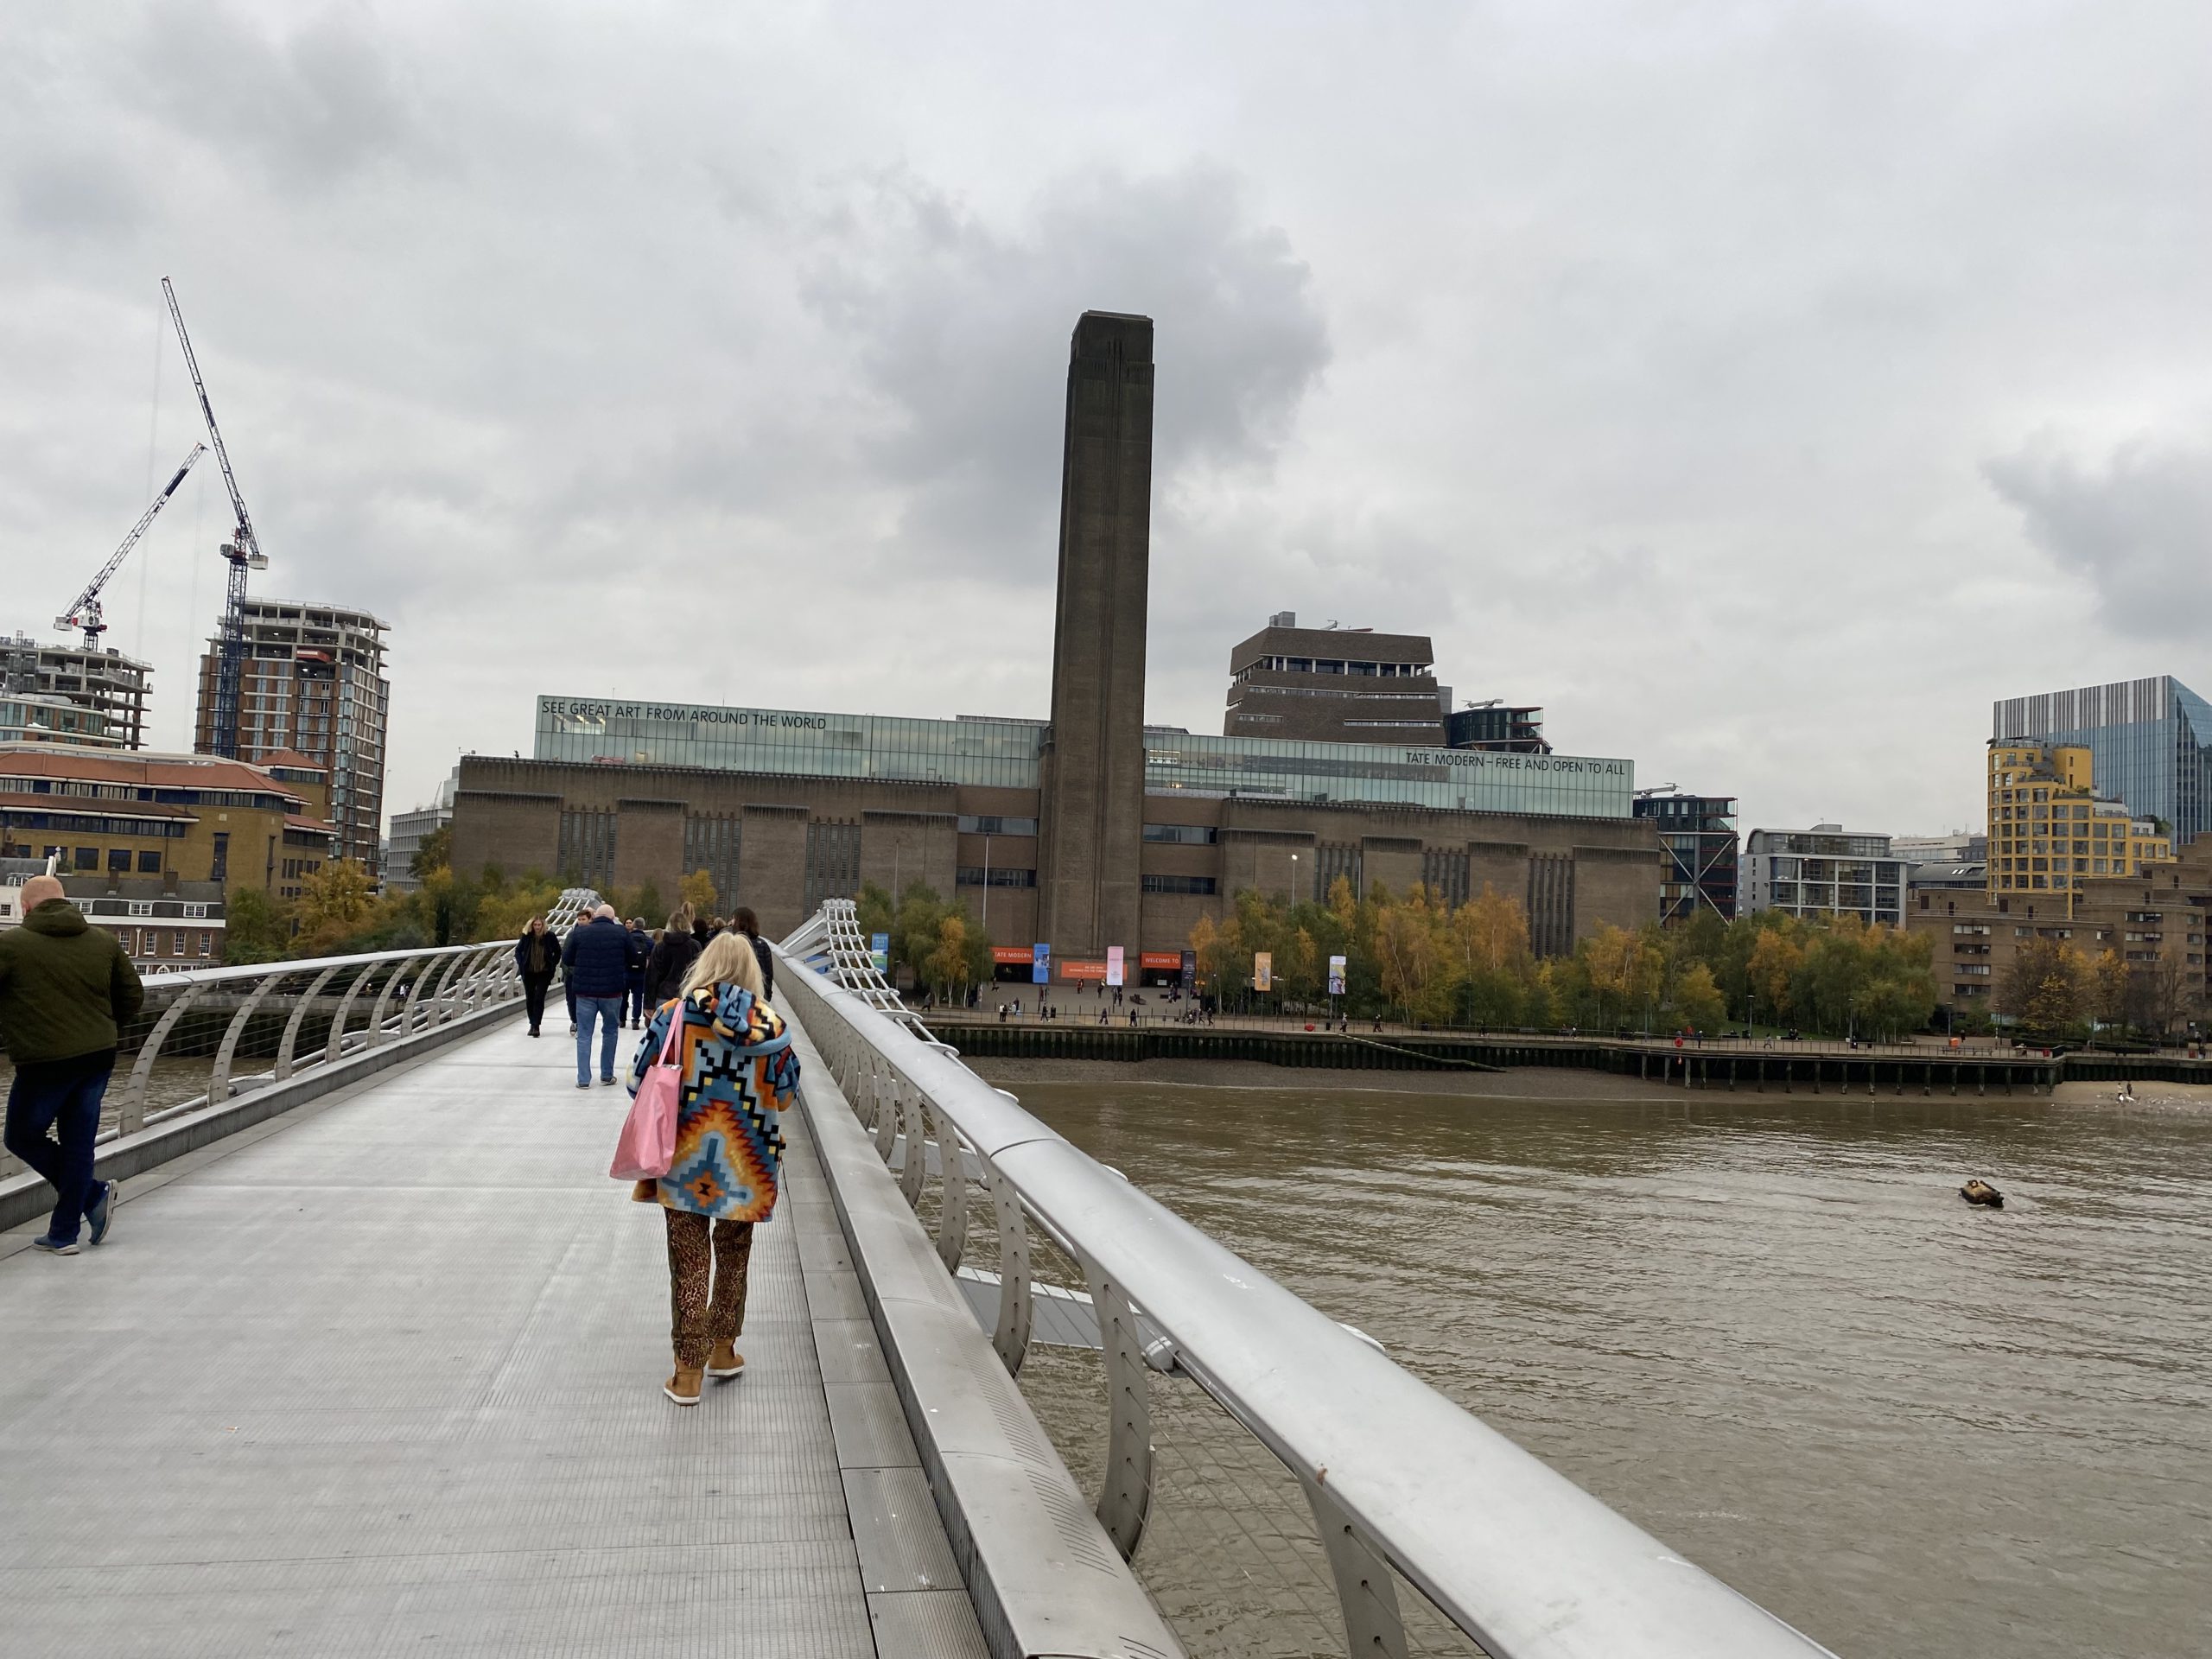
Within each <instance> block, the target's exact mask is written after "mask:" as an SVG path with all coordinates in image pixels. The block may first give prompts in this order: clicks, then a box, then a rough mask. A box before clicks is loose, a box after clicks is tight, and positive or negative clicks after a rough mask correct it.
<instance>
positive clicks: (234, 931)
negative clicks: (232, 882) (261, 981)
mask: <svg viewBox="0 0 2212 1659" xmlns="http://www.w3.org/2000/svg"><path fill="white" fill-rule="evenodd" d="M289 931H290V930H289V929H288V928H287V927H286V926H285V925H284V918H283V914H282V912H279V911H278V909H277V901H276V900H275V899H271V898H270V896H269V895H268V894H267V893H264V892H263V891H262V890H261V889H260V888H259V887H240V888H239V889H238V891H237V892H236V893H232V895H231V899H230V901H229V903H228V904H227V905H226V906H225V907H224V921H223V960H224V962H225V963H229V964H232V965H233V966H235V965H239V964H243V963H250V962H277V961H279V960H281V959H282V958H283V957H284V956H285V954H286V946H287V945H288V944H289V943H290V939H289Z"/></svg>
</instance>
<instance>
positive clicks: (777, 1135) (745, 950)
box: [630, 933, 798, 1406]
mask: <svg viewBox="0 0 2212 1659" xmlns="http://www.w3.org/2000/svg"><path fill="white" fill-rule="evenodd" d="M678 1019H680V1020H682V1021H683V1026H682V1027H681V1030H680V1033H679V1034H678V1036H677V1047H678V1050H679V1052H680V1053H681V1056H682V1062H683V1091H682V1094H681V1095H680V1096H679V1099H678V1105H677V1120H676V1157H675V1160H674V1161H673V1162H672V1163H671V1165H670V1166H669V1173H667V1174H666V1175H664V1176H663V1177H662V1178H661V1179H659V1180H657V1181H639V1183H638V1185H637V1186H636V1187H635V1189H634V1190H633V1191H632V1194H631V1196H632V1198H635V1199H637V1200H638V1201H639V1203H641V1204H652V1203H658V1205H660V1207H661V1219H662V1221H663V1223H664V1225H665V1226H666V1228H667V1230H668V1286H669V1303H670V1328H669V1336H670V1341H671V1344H672V1345H673V1347H674V1348H675V1351H676V1372H675V1375H674V1376H671V1377H670V1378H669V1379H668V1381H667V1382H666V1383H663V1384H662V1385H661V1391H662V1392H663V1393H664V1394H665V1395H667V1396H668V1397H669V1399H670V1400H671V1401H673V1402H675V1403H676V1404H677V1405H679V1406H696V1405H697V1404H698V1403H699V1395H700V1391H701V1390H702V1388H704V1386H705V1383H706V1379H707V1378H709V1377H710V1376H711V1377H715V1378H718V1379H726V1378H728V1377H733V1376H736V1375H737V1374H738V1373H739V1372H740V1371H741V1370H744V1369H745V1357H744V1356H743V1355H742V1354H741V1353H739V1352H738V1351H737V1338H738V1336H739V1334H740V1333H741V1332H742V1331H743V1330H744V1329H745V1278H746V1270H747V1267H748V1265H749V1264H750V1262H751V1260H752V1255H753V1226H754V1224H756V1223H759V1222H763V1221H766V1220H767V1219H768V1217H770V1216H771V1215H772V1213H773V1212H774V1211H775V1208H776V1195H777V1192H778V1182H779V1177H780V1173H781V1171H780V1167H779V1163H780V1160H781V1159H782V1157H783V1151H784V1137H783V1135H782V1133H781V1131H779V1129H778V1128H777V1127H776V1122H775V1118H774V1116H773V1114H774V1113H777V1112H780V1111H782V1110H783V1109H784V1108H785V1106H786V1105H788V1104H789V1103H790V1101H791V1094H792V1092H793V1090H796V1089H797V1088H798V1055H796V1054H794V1053H793V1052H791V1038H790V1036H789V1035H788V1034H787V1033H785V1030H784V1022H783V1019H782V1017H781V1016H780V1015H779V1014H777V1013H776V1011H775V1010H774V1009H773V1008H772V1007H769V1006H768V1003H767V1001H766V998H765V997H764V996H763V995H762V994H761V984H760V959H759V958H758V957H755V956H754V955H753V949H752V942H751V941H750V940H749V939H747V938H746V936H745V935H743V934H741V933H720V934H717V935H715V938H713V939H711V940H709V942H708V944H707V948H706V949H705V950H702V952H700V954H699V959H698V960H697V961H696V962H695V963H692V964H691V967H690V971H689V972H688V973H686V974H685V975H684V976H683V983H682V995H680V996H678V997H677V998H675V999H673V1000H671V1001H669V1002H668V1003H666V1004H664V1006H663V1007H660V1008H658V1009H657V1010H655V1012H654V1014H653V1017H652V1021H651V1022H650V1023H649V1024H648V1025H647V1026H646V1027H645V1037H644V1039H643V1040H641V1041H640V1042H639V1045H638V1053H637V1058H635V1059H634V1060H633V1061H632V1064H631V1067H630V1092H631V1094H632V1095H635V1094H636V1093H637V1092H638V1090H639V1086H640V1085H641V1084H643V1083H644V1082H645V1073H646V1071H648V1070H649V1069H650V1068H651V1067H652V1065H653V1063H654V1062H655V1061H656V1060H658V1058H660V1052H661V1050H662V1049H663V1047H664V1046H666V1044H667V1041H668V1034H669V1030H670V1026H671V1021H672V1020H678Z"/></svg>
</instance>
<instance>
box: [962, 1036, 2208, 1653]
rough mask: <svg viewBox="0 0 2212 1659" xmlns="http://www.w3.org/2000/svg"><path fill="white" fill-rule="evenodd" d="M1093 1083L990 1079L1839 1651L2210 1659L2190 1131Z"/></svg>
mask: <svg viewBox="0 0 2212 1659" xmlns="http://www.w3.org/2000/svg"><path fill="white" fill-rule="evenodd" d="M985 1069H986V1070H987V1071H988V1070H990V1069H991V1068H990V1067H989V1066H988V1065H986V1067H985ZM1093 1075H1094V1076H1097V1077H1100V1078H1101V1080H1099V1081H1084V1082H1063V1081H1052V1082H1040V1081H1037V1080H1035V1078H1034V1077H1033V1076H1032V1077H1016V1076H1009V1077H1007V1084H1006V1086H1007V1087H1008V1088H1010V1089H1011V1090H1014V1092H1016V1093H1018V1094H1019V1095H1020V1098H1021V1100H1022V1102H1023V1103H1024V1104H1025V1105H1027V1107H1028V1108H1029V1109H1031V1110H1032V1111H1034V1112H1036V1113H1037V1114H1038V1115H1039V1116H1042V1117H1043V1118H1045V1119H1046V1121H1047V1122H1050V1123H1052V1125H1053V1126H1054V1127H1055V1128H1058V1129H1059V1130H1060V1131H1061V1132H1062V1133H1063V1134H1065V1135H1067V1136H1068V1137H1069V1138H1070V1139H1071V1140H1072V1141H1075V1142H1076V1143H1077V1145H1079V1146H1081V1147H1084V1149H1085V1150H1086V1151H1089V1152H1090V1153H1091V1154H1093V1155H1095V1156H1096V1157H1098V1158H1100V1159H1102V1160H1104V1161H1105V1162H1107V1163H1109V1164H1112V1165H1114V1166H1116V1167H1117V1168H1119V1169H1121V1170H1122V1171H1123V1172H1124V1173H1126V1174H1128V1177H1129V1178H1130V1179H1132V1180H1134V1181H1135V1182H1137V1183H1138V1184H1139V1185H1141V1186H1143V1187H1144V1188H1145V1189H1146V1190H1147V1191H1148V1192H1152V1193H1153V1194H1154V1196H1156V1197H1158V1198H1160V1199H1161V1200H1162V1201H1164V1202H1166V1204H1168V1205H1171V1206H1173V1208H1174V1209H1176V1210H1177V1211H1180V1212H1181V1213H1182V1214H1183V1215H1184V1216H1185V1217H1187V1218H1189V1219H1190V1220H1191V1221H1192V1222H1194V1223H1196V1224H1198V1226H1200V1227H1202V1228H1204V1229H1205V1230H1207V1231H1208V1232H1210V1233H1211V1234H1213V1235H1214V1236H1216V1237H1217V1238H1218V1239H1220V1240H1222V1241H1223V1242H1224V1243H1227V1244H1229V1245H1230V1246H1231V1247H1232V1248H1234V1249H1236V1250H1238V1251H1240V1252H1241V1253H1243V1255H1246V1256H1247V1257H1249V1259H1250V1260H1251V1261H1253V1262H1255V1263H1256V1264H1258V1265H1259V1266H1261V1267H1262V1268H1266V1269H1267V1270H1268V1271H1269V1272H1271V1273H1273V1274H1275V1275H1276V1276H1277V1277H1279V1278H1281V1280H1283V1281H1285V1282H1286V1283H1287V1284H1288V1285H1290V1286H1291V1287H1294V1289H1296V1290H1298V1291H1299V1292H1300V1293H1301V1294H1304V1295H1305V1296H1306V1297H1307V1298H1308V1299H1309V1300H1312V1301H1313V1302H1314V1303H1315V1304H1316V1305H1318V1306H1319V1307H1321V1308H1322V1309H1324V1310H1325V1311H1326V1312H1327V1313H1330V1314H1332V1316H1334V1317H1336V1318H1338V1319H1343V1320H1345V1321H1347V1322H1349V1323H1351V1324H1354V1325H1358V1326H1360V1327H1361V1328H1362V1329H1363V1330H1365V1331H1367V1332H1370V1334H1372V1335H1373V1336H1375V1337H1376V1338H1379V1339H1380V1340H1381V1341H1382V1342H1383V1343H1384V1344H1386V1345H1387V1346H1388V1347H1389V1351H1391V1353H1392V1354H1393V1355H1394V1356H1395V1357H1396V1358H1397V1359H1398V1360H1399V1361H1400V1362H1401V1363H1403V1364H1405V1365H1407V1366H1408V1367H1409V1368H1410V1369H1411V1370H1414V1372H1416V1373H1417V1374H1419V1375H1420V1376H1422V1377H1423V1378H1425V1379H1426V1380H1427V1381H1428V1382H1429V1383H1433V1385H1435V1386H1436V1387H1437V1388H1439V1389H1441V1390H1442V1391H1443V1392H1444V1393H1446V1395H1450V1396H1451V1397H1452V1399H1454V1400H1456V1401H1458V1402H1460V1403H1461V1404H1463V1405H1465V1406H1466V1407H1468V1408H1470V1409H1471V1410H1472V1411H1474V1412H1476V1413H1477V1414H1479V1415H1480V1416H1482V1417H1483V1418H1484V1420H1485V1421H1488V1422H1490V1423H1491V1425H1492V1426H1493V1427H1497V1428H1498V1429H1500V1430H1502V1431H1503V1432H1504V1433H1508V1434H1510V1435H1511V1436H1512V1437H1513V1438H1514V1439H1516V1440H1518V1441H1519V1442H1520V1443H1521V1444H1522V1446H1526V1447H1528V1448H1529V1450H1530V1451H1532V1452H1535V1453H1537V1454H1538V1455H1539V1456H1541V1457H1542V1458H1544V1459H1547V1460H1548V1462H1550V1463H1551V1464H1552V1465H1554V1467H1556V1468H1558V1469H1560V1470H1561V1471H1563V1472H1565V1473H1566V1474H1567V1475H1568V1476H1570V1477H1571V1478H1573V1479H1574V1480H1576V1481H1578V1482H1579V1483H1580V1484H1582V1485H1583V1486H1585V1487H1586V1488H1587V1489H1589V1490H1590V1491H1592V1492H1594V1493H1596V1494H1597V1495H1598V1496H1599V1497H1602V1498H1604V1499H1605V1501H1606V1502H1608V1503H1611V1504H1613V1505H1614V1506H1615V1507H1617V1508H1618V1509H1619V1510H1622V1511H1623V1512H1624V1513H1625V1514H1627V1515H1628V1516H1630V1517H1631V1518H1632V1519H1634V1520H1635V1521H1637V1522H1638V1523H1639V1524H1641V1525H1643V1527H1645V1528H1647V1529H1649V1530H1650V1531H1652V1532H1654V1533H1656V1535H1658V1536H1660V1537H1661V1538H1662V1539H1663V1540H1665V1541H1668V1542H1669V1543H1671V1544H1673V1545H1675V1546H1676V1547H1678V1548H1681V1549H1682V1550H1683V1551H1684V1552H1686V1553H1687V1554H1688V1555H1689V1556H1690V1557H1691V1558H1692V1559H1693V1560H1696V1561H1697V1562H1699V1563H1700V1565H1702V1566H1704V1567H1707V1568H1708V1569H1710V1570H1711V1571H1713V1572H1714V1573H1718V1574H1719V1576H1720V1577H1722V1578H1723V1579H1726V1580H1727V1581H1728V1582H1730V1583H1731V1584H1732V1585H1734V1586H1737V1587H1738V1589H1740V1590H1742V1591H1744V1592H1745V1593H1746V1594H1748V1595H1750V1596H1751V1597H1753V1598H1754V1599H1757V1600H1758V1601H1760V1602H1762V1603H1764V1605H1767V1606H1768V1607H1770V1608H1771V1609H1772V1610H1773V1611H1776V1612H1777V1613H1779V1614H1780V1615H1781V1616H1783V1618H1787V1619H1789V1621H1790V1622H1791V1623H1792V1624H1796V1625H1797V1626H1799V1627H1800V1628H1801V1629H1802V1630H1805V1631H1807V1632H1808V1634H1810V1635H1812V1636H1813V1637H1816V1638H1817V1639H1819V1640H1820V1641H1821V1642H1824V1643H1827V1645H1829V1646H1830V1647H1833V1648H1834V1649H1836V1650H1837V1651H1838V1652H1839V1653H1840V1654H1843V1655H1846V1656H1853V1659H1866V1656H1877V1655H1882V1656H1887V1655H1895V1656H1899V1659H1903V1656H1906V1655H1923V1654H1927V1653H1931V1652H1937V1651H1941V1652H1942V1653H1944V1654H1946V1655H1949V1656H1967V1655H1989V1656H1992V1659H2027V1656H2041V1655H2049V1656H2052V1659H2062V1656H2063V1659H2078V1656H2082V1655H2088V1654H2098V1655H2103V1654H2125V1655H2141V1656H2152V1655H2155V1656H2177V1659H2178V1656H2184V1655H2189V1656H2197V1655H2202V1654H2205V1653H2207V1652H2212V1588H2208V1586H2212V1109H2207V1108H2205V1107H2203V1106H2189V1105H2183V1104H2179V1103H2176V1104H2173V1105H2170V1106H2168V1107H2166V1108H2164V1109H2160V1108H2158V1107H2157V1106H2152V1107H2149V1108H2147V1109H2139V1110H2136V1111H2133V1112H2128V1113H2122V1112H2120V1111H2117V1110H2115V1109H2112V1108H2110V1107H2101V1106H2094V1105H2085V1104H2083V1105H2077V1104H2069V1103H2051V1102H2050V1101H2048V1100H2044V1099H2036V1100H2030V1099H2028V1098H2026V1097H2024V1096H2022V1097H2018V1098H2015V1099H2012V1100H2009V1101H2008V1100H2003V1099H1995V1100H1989V1101H1976V1100H1971V1099H1959V1100H1953V1099H1949V1098H1947V1097H1940V1096H1939V1097H1937V1098H1935V1099H1923V1098H1919V1097H1916V1096H1906V1097H1904V1098H1903V1099H1898V1098H1895V1097H1884V1098H1876V1099H1872V1100H1869V1099H1867V1098H1866V1097H1865V1096H1858V1097H1855V1098H1845V1097H1839V1096H1834V1095H1829V1096H1818V1097H1815V1096H1808V1095H1803V1094H1800V1095H1796V1096H1787V1097H1779V1096H1754V1095H1747V1094H1740V1093H1739V1094H1734V1095H1730V1094H1726V1093H1719V1092H1714V1093H1699V1094H1696V1095H1695V1096H1683V1095H1681V1094H1680V1093H1675V1094H1672V1095H1669V1094H1665V1093H1662V1091H1659V1090H1649V1091H1639V1090H1634V1089H1633V1086H1632V1085H1631V1086H1629V1087H1628V1089H1627V1090H1624V1093H1625V1094H1626V1095H1627V1097H1619V1098H1587V1097H1580V1094H1581V1091H1594V1090H1596V1089H1598V1088H1599V1087H1600V1086H1601V1085H1600V1084H1599V1083H1598V1082H1596V1081H1595V1080H1588V1079H1575V1078H1571V1077H1561V1076H1560V1074H1557V1073H1548V1074H1542V1075H1541V1076H1535V1075H1528V1074H1515V1075H1509V1076H1507V1077H1497V1078H1491V1079H1486V1080H1484V1085H1483V1086H1484V1087H1485V1088H1486V1089H1489V1090H1491V1092H1489V1093H1486V1094H1483V1095H1479V1096H1468V1095H1464V1094H1458V1093H1440V1092H1427V1093H1412V1092H1398V1091H1395V1090H1387V1089H1365V1088H1359V1087H1345V1086H1343V1085H1342V1084H1340V1083H1339V1082H1337V1081H1335V1080H1333V1079H1332V1080H1331V1081H1329V1082H1326V1083H1319V1084H1316V1085H1315V1086H1314V1087H1313V1088H1312V1089H1285V1088H1282V1087H1281V1086H1279V1085H1276V1084H1272V1083H1270V1084H1268V1086H1261V1087H1218V1086H1186V1085H1182V1084H1167V1083H1160V1082H1156V1081H1132V1082H1128V1083H1117V1082H1115V1081H1112V1080H1111V1075H1110V1073H1107V1072H1104V1071H1103V1068H1102V1069H1100V1071H1097V1072H1094V1073H1093ZM1340 1075H1341V1074H1338V1076H1340ZM1608 1086H1609V1085H1608ZM1516 1090H1529V1091H1530V1094H1531V1095H1535V1091H1537V1090H1565V1091H1567V1092H1565V1093H1561V1094H1544V1095H1537V1096H1536V1097H1529V1096H1518V1097H1516V1094H1515V1091H1516ZM1968 1175H1981V1176H1985V1177H1986V1178H1988V1179H1991V1180H1992V1181H1993V1182H1995V1183H1996V1185H1998V1186H1999V1188H2001V1189H2002V1190H2003V1192H2004V1193H2005V1209H2004V1210H2003V1211H2001V1212H1993V1211H1986V1210H1977V1209H1974V1208H1970V1207H1969V1206H1967V1205H1966V1204H1964V1203H1963V1202H1962V1201H1961V1199H1960V1198H1959V1197H1958V1196H1957V1188H1958V1185H1959V1183H1960V1182H1961V1179H1964V1178H1965V1177H1967V1176H1968Z"/></svg>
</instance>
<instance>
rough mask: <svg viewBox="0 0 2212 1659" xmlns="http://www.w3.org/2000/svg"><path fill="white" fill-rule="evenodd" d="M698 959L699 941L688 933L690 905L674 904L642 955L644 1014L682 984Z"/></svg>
mask: <svg viewBox="0 0 2212 1659" xmlns="http://www.w3.org/2000/svg"><path fill="white" fill-rule="evenodd" d="M698 960H699V941H698V940H697V939H696V938H693V937H692V936H691V906H689V905H681V906H677V909H676V911H675V912H674V913H673V914H671V916H670V917H669V918H668V925H667V926H666V927H664V928H663V929H662V930H661V934H660V938H658V939H657V940H655V941H654V943H653V953H652V955H651V956H650V957H646V958H645V1008H646V1011H647V1014H646V1017H647V1018H651V1017H652V1010H653V1009H655V1008H658V1007H660V1005H661V1004H662V1003H664V1002H665V1001H668V999H669V998H671V996H674V995H676V994H677V992H678V991H680V990H682V989H683V976H684V975H686V974H687V973H689V972H690V971H691V964H692V963H695V962H696V961H698Z"/></svg>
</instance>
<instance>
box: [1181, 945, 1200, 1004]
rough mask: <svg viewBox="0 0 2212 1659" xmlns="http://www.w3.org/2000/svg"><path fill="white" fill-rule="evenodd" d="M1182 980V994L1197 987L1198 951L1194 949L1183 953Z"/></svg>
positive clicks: (1189, 992) (1187, 993) (1186, 993)
mask: <svg viewBox="0 0 2212 1659" xmlns="http://www.w3.org/2000/svg"><path fill="white" fill-rule="evenodd" d="M1182 980H1183V995H1185V996H1188V995H1191V994H1192V992H1194V991H1196V990H1197V989H1198V952H1197V951H1195V950H1185V952H1184V953H1183V973H1182Z"/></svg>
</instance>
